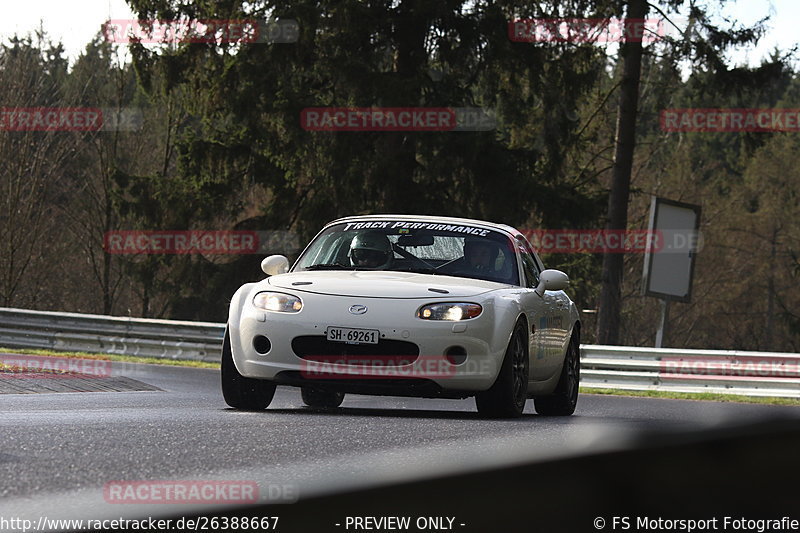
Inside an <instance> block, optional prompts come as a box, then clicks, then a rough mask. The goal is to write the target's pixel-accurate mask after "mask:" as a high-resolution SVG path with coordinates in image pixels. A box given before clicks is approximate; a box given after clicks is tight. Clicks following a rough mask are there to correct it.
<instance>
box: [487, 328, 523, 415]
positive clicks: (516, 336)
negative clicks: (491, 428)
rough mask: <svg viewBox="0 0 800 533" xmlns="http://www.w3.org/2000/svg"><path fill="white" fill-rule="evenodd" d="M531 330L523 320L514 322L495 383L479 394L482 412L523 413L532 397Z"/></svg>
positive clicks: (490, 413) (495, 413) (500, 413)
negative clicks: (529, 332)
mask: <svg viewBox="0 0 800 533" xmlns="http://www.w3.org/2000/svg"><path fill="white" fill-rule="evenodd" d="M528 367H529V362H528V330H527V327H526V326H525V323H524V322H523V321H521V320H520V321H519V322H517V325H516V326H514V333H512V334H511V340H510V341H509V342H508V348H507V349H506V355H505V357H504V358H503V364H502V366H501V367H500V373H499V375H498V376H497V380H496V381H495V382H494V385H492V387H491V388H490V389H489V390H487V391H485V392H480V393H478V394H477V395H476V396H475V404H476V406H477V407H478V412H479V413H480V414H482V415H485V416H488V417H491V418H514V417H518V416H520V415H521V414H522V411H523V410H524V409H525V400H527V398H528Z"/></svg>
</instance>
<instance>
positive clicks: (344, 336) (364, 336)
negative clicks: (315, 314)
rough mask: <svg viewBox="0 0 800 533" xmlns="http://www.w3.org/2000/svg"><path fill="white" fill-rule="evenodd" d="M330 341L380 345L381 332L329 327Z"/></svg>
mask: <svg viewBox="0 0 800 533" xmlns="http://www.w3.org/2000/svg"><path fill="white" fill-rule="evenodd" d="M326 333H327V336H328V340H329V341H333V342H346V343H348V344H378V337H379V336H380V331H378V330H377V329H350V328H335V327H331V326H329V327H328V330H327V332H326Z"/></svg>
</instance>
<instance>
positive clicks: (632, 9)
mask: <svg viewBox="0 0 800 533" xmlns="http://www.w3.org/2000/svg"><path fill="white" fill-rule="evenodd" d="M647 7H648V6H647V0H630V1H629V2H628V11H627V14H626V21H625V25H626V27H628V25H629V24H631V22H630V21H631V19H639V22H641V19H644V17H645V15H646V14H647ZM631 33H632V34H634V35H635V34H636V33H637V32H636V31H632V32H631ZM620 57H621V58H622V61H623V67H622V68H623V73H622V82H621V84H620V97H619V108H618V111H617V128H616V129H617V131H616V139H615V145H616V146H615V151H614V167H613V170H612V173H613V174H612V179H611V191H610V192H609V195H608V221H607V223H606V229H607V230H624V229H626V228H627V226H628V197H629V196H630V186H631V168H632V166H633V150H634V147H635V146H636V108H637V106H638V104H639V77H640V74H641V70H642V39H641V37H639V38H636V37H633V38H631V36H630V34H629V36H628V37H627V38H626V42H625V43H623V44H622V45H621V47H620ZM624 258H625V256H624V254H621V253H608V252H606V253H605V254H604V255H603V275H602V281H603V288H602V291H601V293H600V313H599V316H598V320H597V342H598V343H599V344H617V343H618V342H619V326H620V310H621V307H622V273H623V266H624V261H623V260H624Z"/></svg>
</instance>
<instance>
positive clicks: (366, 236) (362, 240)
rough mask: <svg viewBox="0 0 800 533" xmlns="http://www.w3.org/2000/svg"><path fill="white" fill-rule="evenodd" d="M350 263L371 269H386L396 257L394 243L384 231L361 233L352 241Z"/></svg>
mask: <svg viewBox="0 0 800 533" xmlns="http://www.w3.org/2000/svg"><path fill="white" fill-rule="evenodd" d="M348 255H349V256H350V264H351V265H353V266H354V267H358V268H366V269H369V270H386V269H388V268H389V267H390V266H391V264H392V260H393V259H394V252H393V251H392V243H390V242H389V239H387V238H386V235H383V234H382V233H376V232H369V233H361V234H359V235H356V236H355V237H353V240H352V242H351V243H350V253H349V254H348Z"/></svg>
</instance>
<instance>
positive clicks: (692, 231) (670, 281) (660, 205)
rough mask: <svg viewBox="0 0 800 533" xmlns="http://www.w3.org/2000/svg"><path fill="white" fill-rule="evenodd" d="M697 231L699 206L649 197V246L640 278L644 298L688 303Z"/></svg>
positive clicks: (697, 238)
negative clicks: (650, 297)
mask: <svg viewBox="0 0 800 533" xmlns="http://www.w3.org/2000/svg"><path fill="white" fill-rule="evenodd" d="M699 228H700V206H698V205H691V204H684V203H681V202H673V201H672V200H666V199H664V198H656V197H653V201H652V203H651V204H650V224H649V226H648V229H649V230H650V232H651V235H652V239H651V242H653V246H652V249H649V250H648V251H647V252H646V253H645V257H644V274H643V277H642V281H643V283H642V293H643V294H644V295H645V296H655V297H657V298H661V299H664V300H672V301H678V302H688V301H690V299H691V293H692V275H693V273H694V258H695V255H696V253H697V251H698V249H699V247H700V245H701V242H700V231H699Z"/></svg>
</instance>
